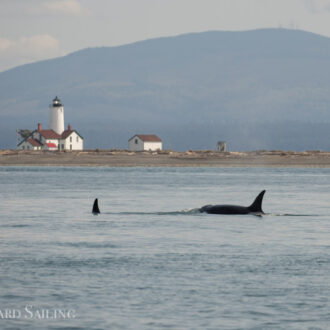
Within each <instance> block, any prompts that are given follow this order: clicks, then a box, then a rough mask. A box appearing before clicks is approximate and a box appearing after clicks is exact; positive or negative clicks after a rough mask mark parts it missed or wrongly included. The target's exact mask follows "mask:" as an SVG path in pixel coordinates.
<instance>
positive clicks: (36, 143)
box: [26, 138, 42, 147]
mask: <svg viewBox="0 0 330 330" xmlns="http://www.w3.org/2000/svg"><path fill="white" fill-rule="evenodd" d="M26 141H27V142H29V143H30V144H31V145H32V146H34V147H40V146H42V144H41V143H40V142H39V141H38V140H35V139H32V138H28V139H26Z"/></svg>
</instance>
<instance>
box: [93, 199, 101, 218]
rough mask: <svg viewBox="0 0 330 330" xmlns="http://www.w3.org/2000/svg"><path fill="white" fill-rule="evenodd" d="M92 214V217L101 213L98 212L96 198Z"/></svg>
mask: <svg viewBox="0 0 330 330" xmlns="http://www.w3.org/2000/svg"><path fill="white" fill-rule="evenodd" d="M92 213H93V214H94V215H98V214H100V213H101V212H100V209H99V203H98V200H97V198H95V200H94V204H93V209H92Z"/></svg>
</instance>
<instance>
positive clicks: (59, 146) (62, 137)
mask: <svg viewBox="0 0 330 330" xmlns="http://www.w3.org/2000/svg"><path fill="white" fill-rule="evenodd" d="M49 108H50V119H49V129H42V126H41V124H40V123H38V128H37V129H36V130H34V131H33V132H32V133H31V134H30V135H29V136H28V137H27V138H26V139H24V140H23V141H21V142H20V143H19V144H18V145H17V149H19V150H83V143H84V139H83V137H82V136H81V135H80V134H79V133H78V132H77V131H76V130H73V129H72V127H71V125H70V124H69V125H68V128H67V129H66V130H65V129H64V107H63V106H62V104H61V101H60V100H59V98H58V97H57V96H56V97H55V99H54V100H53V104H52V105H50V106H49Z"/></svg>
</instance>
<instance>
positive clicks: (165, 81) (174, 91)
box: [0, 29, 330, 150]
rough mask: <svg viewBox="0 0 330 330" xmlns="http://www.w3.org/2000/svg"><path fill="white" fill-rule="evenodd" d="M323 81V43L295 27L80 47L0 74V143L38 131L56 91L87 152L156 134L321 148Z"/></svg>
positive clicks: (184, 142)
mask: <svg viewBox="0 0 330 330" xmlns="http://www.w3.org/2000/svg"><path fill="white" fill-rule="evenodd" d="M329 77H330V39H329V38H327V37H324V36H319V35H316V34H313V33H310V32H305V31H299V30H286V29H261V30H251V31H243V32H231V31H209V32H200V33H189V34H185V35H180V36H176V37H162V38H156V39H150V40H144V41H139V42H135V43H132V44H127V45H122V46H115V47H96V48H86V49H83V50H79V51H76V52H73V53H71V54H68V55H66V56H64V57H60V58H56V59H50V60H45V61H41V62H36V63H32V64H26V65H23V66H20V67H17V68H14V69H10V70H7V71H4V72H2V73H0V119H1V123H4V122H6V124H0V128H1V133H0V141H2V142H1V143H0V147H2V148H8V147H12V148H14V147H15V145H14V138H13V137H14V135H15V130H14V129H15V128H31V129H33V128H34V127H35V126H36V123H37V122H40V121H41V122H43V125H44V127H46V126H47V123H48V108H47V107H48V104H49V103H50V102H51V99H52V98H53V97H54V96H55V95H58V96H59V97H60V99H61V100H62V102H63V104H64V108H65V120H66V124H67V123H71V124H72V125H73V127H74V128H75V129H77V130H78V131H79V132H81V134H82V135H83V136H84V137H85V145H86V147H88V148H126V147H127V140H128V139H129V137H130V136H132V135H134V134H136V133H155V134H158V135H159V136H160V137H161V138H162V139H163V141H164V146H165V147H169V148H172V149H178V150H183V149H213V148H215V146H216V142H217V141H218V140H226V141H227V143H228V146H229V147H230V148H232V149H237V150H243V149H247V150H249V149H287V150H288V149H295V150H307V149H327V148H330V134H329V136H328V134H327V129H324V128H323V127H324V125H325V126H326V127H328V126H327V125H329V127H330V113H329V111H328V105H329V103H330V96H329V88H330V78H329ZM266 127H267V131H265V128H266ZM290 131H292V132H294V134H290ZM329 131H330V130H329ZM10 132H11V133H10ZM306 134H308V138H307V139H306ZM327 141H329V142H327ZM283 147H284V148H283Z"/></svg>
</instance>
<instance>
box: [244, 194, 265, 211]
mask: <svg viewBox="0 0 330 330" xmlns="http://www.w3.org/2000/svg"><path fill="white" fill-rule="evenodd" d="M265 192H266V190H263V191H262V192H261V193H260V194H259V195H258V196H257V198H256V199H255V200H254V202H253V203H252V204H251V205H250V206H249V207H248V209H249V210H250V212H260V213H264V212H263V210H262V199H263V198H264V194H265Z"/></svg>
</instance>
